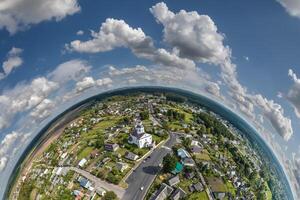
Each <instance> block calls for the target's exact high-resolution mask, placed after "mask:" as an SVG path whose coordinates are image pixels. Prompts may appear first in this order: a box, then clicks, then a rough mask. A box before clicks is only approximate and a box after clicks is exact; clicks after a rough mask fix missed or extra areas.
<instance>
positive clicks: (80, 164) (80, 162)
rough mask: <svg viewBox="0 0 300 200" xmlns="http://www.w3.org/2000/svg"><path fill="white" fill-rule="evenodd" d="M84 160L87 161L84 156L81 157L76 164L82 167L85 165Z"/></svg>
mask: <svg viewBox="0 0 300 200" xmlns="http://www.w3.org/2000/svg"><path fill="white" fill-rule="evenodd" d="M86 162H87V160H86V159H85V158H82V159H81V160H80V161H79V163H78V166H79V167H81V168H82V167H84V165H85V163H86Z"/></svg>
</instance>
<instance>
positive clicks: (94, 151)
mask: <svg viewBox="0 0 300 200" xmlns="http://www.w3.org/2000/svg"><path fill="white" fill-rule="evenodd" d="M97 156H99V150H98V149H95V150H93V151H92V152H91V153H90V158H91V159H93V158H96V157H97Z"/></svg>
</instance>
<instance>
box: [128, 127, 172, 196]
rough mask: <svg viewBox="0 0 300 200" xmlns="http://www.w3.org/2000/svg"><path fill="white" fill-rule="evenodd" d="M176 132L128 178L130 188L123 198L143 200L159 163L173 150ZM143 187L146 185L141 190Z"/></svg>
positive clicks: (157, 170)
mask: <svg viewBox="0 0 300 200" xmlns="http://www.w3.org/2000/svg"><path fill="white" fill-rule="evenodd" d="M176 137H177V136H176V134H174V133H170V139H169V140H168V141H167V142H166V143H165V145H164V146H162V147H159V148H157V149H155V150H154V151H153V152H152V154H151V155H150V158H148V159H147V160H146V161H145V162H144V161H143V162H142V163H141V164H140V165H139V166H138V167H137V168H136V169H135V170H134V171H133V172H132V174H131V175H130V176H129V177H128V178H127V180H126V182H127V183H128V188H127V189H126V191H125V194H124V196H123V198H122V200H142V199H143V198H144V197H145V196H146V194H147V190H148V189H149V187H150V185H151V183H152V182H153V181H154V179H155V176H156V175H157V173H158V172H159V170H160V167H159V164H160V163H162V160H163V157H164V156H165V155H167V154H168V153H170V152H171V148H172V146H173V145H174V144H175V143H176ZM141 187H144V189H143V190H141Z"/></svg>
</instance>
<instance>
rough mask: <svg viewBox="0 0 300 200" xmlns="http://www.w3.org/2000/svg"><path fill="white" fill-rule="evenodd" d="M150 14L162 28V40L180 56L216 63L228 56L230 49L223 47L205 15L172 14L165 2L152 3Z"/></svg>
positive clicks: (180, 12) (210, 21)
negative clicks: (153, 4)
mask: <svg viewBox="0 0 300 200" xmlns="http://www.w3.org/2000/svg"><path fill="white" fill-rule="evenodd" d="M150 11H151V13H152V14H153V15H154V17H155V18H156V20H157V21H158V22H159V23H161V24H163V26H164V29H163V33H164V41H165V42H167V43H168V44H170V45H172V46H173V47H174V48H175V50H176V51H177V52H178V53H179V55H180V56H181V57H186V58H191V59H194V60H197V61H200V62H208V63H214V64H220V63H223V62H224V60H225V59H227V57H228V56H229V55H230V49H229V48H228V47H225V46H224V45H223V40H224V35H223V34H221V33H218V29H217V26H216V25H215V24H214V22H213V20H212V19H211V18H210V17H209V16H207V15H199V14H198V13H197V12H195V11H194V12H186V11H185V10H180V11H179V12H178V13H176V14H175V13H173V12H172V11H170V10H169V9H168V7H167V5H166V4H165V3H158V4H156V5H155V6H153V7H152V8H150Z"/></svg>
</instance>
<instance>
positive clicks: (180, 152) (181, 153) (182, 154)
mask: <svg viewBox="0 0 300 200" xmlns="http://www.w3.org/2000/svg"><path fill="white" fill-rule="evenodd" d="M177 156H178V157H180V158H182V159H183V158H190V157H191V156H190V154H189V153H188V152H187V151H186V150H184V149H183V148H180V149H178V150H177Z"/></svg>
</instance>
